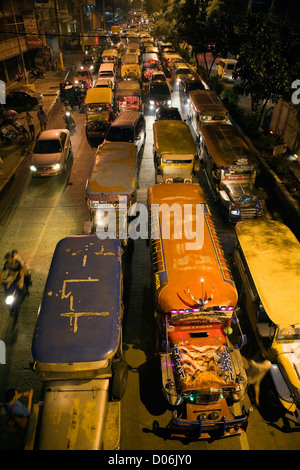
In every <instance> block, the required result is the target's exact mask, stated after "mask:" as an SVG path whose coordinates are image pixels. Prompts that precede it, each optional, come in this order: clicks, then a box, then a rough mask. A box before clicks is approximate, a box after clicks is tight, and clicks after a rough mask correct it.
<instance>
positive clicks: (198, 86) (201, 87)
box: [186, 82, 204, 91]
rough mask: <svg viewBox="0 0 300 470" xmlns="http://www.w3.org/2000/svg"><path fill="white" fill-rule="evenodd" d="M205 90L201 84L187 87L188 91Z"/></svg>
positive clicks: (195, 83)
mask: <svg viewBox="0 0 300 470" xmlns="http://www.w3.org/2000/svg"><path fill="white" fill-rule="evenodd" d="M192 90H204V85H203V83H201V82H193V83H191V84H189V85H187V87H186V91H192Z"/></svg>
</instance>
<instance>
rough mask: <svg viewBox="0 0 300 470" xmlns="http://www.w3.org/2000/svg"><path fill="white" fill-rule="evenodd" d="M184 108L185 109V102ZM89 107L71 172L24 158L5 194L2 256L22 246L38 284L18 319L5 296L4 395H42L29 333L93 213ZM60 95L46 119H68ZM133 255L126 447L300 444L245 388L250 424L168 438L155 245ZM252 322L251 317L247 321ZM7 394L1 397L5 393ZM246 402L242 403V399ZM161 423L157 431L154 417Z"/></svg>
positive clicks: (6, 446) (144, 169)
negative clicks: (43, 170)
mask: <svg viewBox="0 0 300 470" xmlns="http://www.w3.org/2000/svg"><path fill="white" fill-rule="evenodd" d="M172 99H173V104H174V105H175V106H179V107H180V105H179V100H178V93H177V92H174V93H173V96H172ZM181 111H182V115H183V117H185V112H184V110H181ZM84 119H85V117H84V115H83V114H76V115H75V121H76V125H77V127H76V133H75V134H74V135H73V136H72V146H73V152H74V159H73V162H70V165H69V168H68V170H67V172H66V174H63V175H61V176H58V177H54V178H41V179H38V178H31V176H30V175H29V172H28V171H27V165H25V164H24V165H25V166H24V167H23V169H22V171H21V174H20V175H19V177H20V181H19V184H18V185H17V188H16V187H14V188H12V189H13V191H14V192H15V191H18V194H19V195H18V198H17V199H15V200H12V199H11V200H10V199H9V197H8V198H7V202H6V207H8V208H9V211H6V212H5V211H4V207H2V208H1V214H2V215H3V214H6V217H5V223H4V224H3V225H2V232H1V234H0V236H1V250H0V259H1V257H3V256H4V254H5V253H6V252H7V251H9V250H10V249H12V248H17V249H18V250H19V252H20V254H21V255H22V256H23V257H24V259H25V260H26V261H27V263H28V265H29V268H30V269H31V271H32V278H33V285H32V287H31V290H30V296H29V297H28V298H27V299H26V300H25V302H24V304H23V307H22V310H21V312H20V315H19V317H18V319H17V320H16V321H14V320H13V319H12V318H11V317H10V316H9V314H8V311H7V309H6V307H5V305H4V303H3V301H1V300H0V339H2V340H3V341H4V342H5V344H6V348H7V349H6V357H7V361H6V364H5V365H0V397H3V395H4V393H5V390H6V389H7V388H9V387H16V388H17V389H18V390H19V391H24V390H28V389H29V388H31V387H32V388H33V389H34V402H38V401H39V399H40V392H41V381H40V379H39V378H38V377H37V376H36V375H35V374H34V372H32V371H31V369H30V368H29V363H30V361H31V360H32V356H31V341H32V335H33V331H34V326H35V321H36V317H37V312H38V307H39V303H40V300H41V297H42V293H43V290H44V285H45V281H46V278H47V274H48V269H49V266H50V263H51V259H52V255H53V252H54V249H55V246H56V244H57V242H58V241H59V240H60V239H61V238H63V237H65V236H68V235H75V234H80V233H82V228H83V223H84V221H85V220H87V218H88V209H87V206H86V203H85V183H86V178H87V175H88V172H89V170H90V167H91V164H92V161H93V157H94V154H95V150H96V148H95V147H93V146H91V145H90V144H89V143H88V142H87V140H86V137H85V131H84ZM153 121H154V117H153V116H148V115H147V116H146V122H147V140H146V146H145V150H144V154H143V158H142V163H141V168H140V175H139V190H138V200H139V202H146V192H147V188H148V187H149V186H150V185H151V184H154V167H153V160H152V144H153V138H152V124H153ZM63 124H64V123H63V118H62V113H61V103H60V101H58V102H57V103H56V105H55V106H54V108H53V110H52V112H51V114H50V116H49V124H48V127H49V128H51V127H53V128H54V127H57V128H59V127H64V126H63ZM200 183H201V185H202V186H203V188H204V190H205V191H206V193H207V196H208V200H209V203H210V207H211V211H212V214H213V216H214V218H215V223H216V228H217V232H218V234H219V237H220V239H221V241H222V243H223V247H224V251H225V254H227V255H228V256H229V257H230V254H231V253H232V249H233V246H234V228H233V226H230V225H228V224H227V223H225V222H224V221H222V219H221V218H220V214H219V211H218V207H217V206H216V205H215V204H214V203H213V202H212V201H211V199H210V196H209V192H208V188H207V185H206V182H205V179H204V176H203V175H200ZM134 245H135V247H134V252H133V256H132V259H128V260H127V264H126V266H125V276H124V286H125V289H124V292H125V298H124V303H125V314H124V325H123V341H124V350H125V357H126V360H127V362H128V365H129V377H128V384H127V389H126V392H125V396H124V398H123V400H122V423H121V450H127V451H141V450H143V451H144V450H149V451H154V450H156V451H158V450H161V451H176V452H177V453H179V452H181V453H185V454H188V453H189V452H192V451H196V450H298V449H299V448H300V434H299V432H298V430H297V429H295V428H290V427H289V426H288V425H286V424H285V425H284V423H283V421H282V420H279V421H278V422H277V423H275V424H270V423H268V422H267V421H265V420H264V418H263V415H262V412H263V410H260V412H259V411H258V409H256V408H255V407H253V405H252V403H251V401H250V399H249V397H248V396H247V397H246V399H245V400H244V402H243V404H245V406H246V408H247V409H249V408H253V410H252V412H251V413H250V417H249V425H248V429H247V432H246V433H245V434H243V435H242V436H237V437H231V438H230V439H225V440H222V439H221V440H217V441H214V442H207V441H200V442H190V443H185V442H181V441H179V440H172V441H170V440H166V439H165V433H164V428H165V426H166V425H167V424H168V422H169V420H170V418H171V410H170V409H169V408H168V406H167V403H166V402H165V401H164V399H163V397H162V394H161V384H160V370H159V364H158V362H157V359H156V357H155V355H154V345H155V335H154V321H153V309H154V305H153V291H152V286H151V278H150V255H149V248H148V247H147V246H146V243H145V241H144V240H137V241H135V244H134ZM245 327H246V329H247V323H246V322H245ZM254 352H255V343H253V342H252V340H251V337H250V336H249V339H248V345H247V346H246V347H245V352H244V353H243V354H244V360H245V364H247V357H248V356H249V354H251V355H253V353H254ZM0 402H1V398H0ZM239 406H240V405H237V407H239ZM236 414H239V410H236ZM154 421H157V422H158V424H159V428H158V430H156V432H154V431H153V422H154ZM5 423H6V416H4V414H3V411H1V414H0V450H19V449H22V440H21V439H20V437H18V436H12V435H10V434H7V432H6V429H5Z"/></svg>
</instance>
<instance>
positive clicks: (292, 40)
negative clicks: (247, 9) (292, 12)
mask: <svg viewBox="0 0 300 470" xmlns="http://www.w3.org/2000/svg"><path fill="white" fill-rule="evenodd" d="M239 36H240V41H241V49H240V57H239V60H238V63H237V68H236V74H237V76H238V77H239V79H240V83H239V84H238V85H237V86H236V90H237V92H238V93H239V94H243V95H248V94H250V96H251V107H252V112H253V113H254V114H256V115H257V120H258V123H260V121H261V118H262V116H263V114H264V110H265V107H266V105H267V103H268V102H269V100H270V99H271V98H274V97H275V98H276V97H279V96H287V95H290V96H291V84H292V82H293V81H294V80H295V79H296V78H297V73H298V71H299V64H300V60H299V51H300V48H299V45H300V40H299V31H298V30H297V29H296V28H295V27H294V26H293V25H291V23H287V22H285V21H281V22H280V23H278V24H276V25H274V23H272V22H270V21H268V17H267V16H265V15H262V14H259V15H258V14H253V13H250V14H248V15H246V17H245V21H243V23H242V24H241V27H240V33H239Z"/></svg>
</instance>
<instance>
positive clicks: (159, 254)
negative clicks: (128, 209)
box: [151, 204, 168, 290]
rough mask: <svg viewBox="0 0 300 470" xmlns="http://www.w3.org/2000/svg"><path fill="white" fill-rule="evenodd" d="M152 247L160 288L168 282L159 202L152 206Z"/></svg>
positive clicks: (156, 280)
mask: <svg viewBox="0 0 300 470" xmlns="http://www.w3.org/2000/svg"><path fill="white" fill-rule="evenodd" d="M151 249H152V260H153V261H152V263H153V269H154V276H155V288H156V290H158V289H159V288H160V287H161V286H162V285H163V284H165V283H167V282H168V274H167V270H166V263H165V256H164V251H163V245H162V241H161V229H160V221H159V205H158V204H152V206H151Z"/></svg>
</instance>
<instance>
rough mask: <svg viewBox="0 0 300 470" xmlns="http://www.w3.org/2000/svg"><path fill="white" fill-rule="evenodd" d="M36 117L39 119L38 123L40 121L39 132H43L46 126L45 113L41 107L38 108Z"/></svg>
mask: <svg viewBox="0 0 300 470" xmlns="http://www.w3.org/2000/svg"><path fill="white" fill-rule="evenodd" d="M37 117H38V118H39V121H40V126H41V131H45V130H46V125H47V115H46V113H45V111H44V110H43V106H40V109H39V111H38V112H37Z"/></svg>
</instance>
